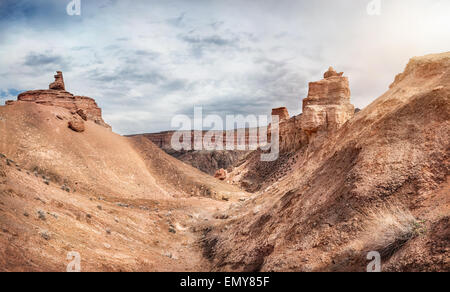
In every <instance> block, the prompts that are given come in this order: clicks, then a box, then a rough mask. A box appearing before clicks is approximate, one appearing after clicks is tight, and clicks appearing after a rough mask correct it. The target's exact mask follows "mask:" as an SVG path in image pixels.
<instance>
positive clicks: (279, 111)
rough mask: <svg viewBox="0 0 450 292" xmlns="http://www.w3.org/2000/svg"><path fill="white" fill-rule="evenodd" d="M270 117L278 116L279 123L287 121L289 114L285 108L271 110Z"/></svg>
mask: <svg viewBox="0 0 450 292" xmlns="http://www.w3.org/2000/svg"><path fill="white" fill-rule="evenodd" d="M272 116H278V117H279V119H280V121H284V120H289V112H288V110H287V108H285V107H280V108H274V109H273V110H272Z"/></svg>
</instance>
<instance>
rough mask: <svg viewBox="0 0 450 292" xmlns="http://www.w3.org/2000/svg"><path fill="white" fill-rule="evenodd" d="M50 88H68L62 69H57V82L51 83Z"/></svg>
mask: <svg viewBox="0 0 450 292" xmlns="http://www.w3.org/2000/svg"><path fill="white" fill-rule="evenodd" d="M49 89H53V90H64V91H65V90H66V86H65V85H64V78H63V74H62V72H61V71H57V72H56V75H55V82H53V83H50V85H49Z"/></svg>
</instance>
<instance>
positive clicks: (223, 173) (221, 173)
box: [214, 168, 227, 180]
mask: <svg viewBox="0 0 450 292" xmlns="http://www.w3.org/2000/svg"><path fill="white" fill-rule="evenodd" d="M214 177H215V178H217V179H219V180H226V179H227V171H226V170H225V169H223V168H221V169H219V170H218V171H216V173H215V174H214Z"/></svg>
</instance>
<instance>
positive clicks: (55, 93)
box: [6, 71, 111, 128]
mask: <svg viewBox="0 0 450 292" xmlns="http://www.w3.org/2000/svg"><path fill="white" fill-rule="evenodd" d="M57 73H58V74H57V75H55V82H53V83H52V84H50V86H49V87H50V89H47V90H31V91H26V92H23V93H21V94H19V96H18V97H17V101H8V102H7V103H6V105H12V104H15V103H16V102H34V103H37V104H41V105H47V106H57V107H62V108H65V109H68V110H70V111H71V112H72V113H73V114H78V115H80V116H81V117H82V118H83V119H84V120H89V121H93V122H95V123H96V124H98V125H101V126H104V127H106V128H111V127H110V126H109V125H108V124H107V123H105V121H104V120H103V118H102V110H101V109H100V108H99V107H98V105H97V103H96V102H95V100H94V99H92V98H90V97H86V96H74V95H73V94H72V93H70V92H67V91H65V86H64V79H63V75H62V72H60V71H58V72H57Z"/></svg>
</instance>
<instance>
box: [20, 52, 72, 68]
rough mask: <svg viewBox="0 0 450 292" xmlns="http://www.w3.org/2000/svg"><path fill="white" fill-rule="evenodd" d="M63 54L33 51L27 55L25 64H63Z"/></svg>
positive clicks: (32, 65)
mask: <svg viewBox="0 0 450 292" xmlns="http://www.w3.org/2000/svg"><path fill="white" fill-rule="evenodd" d="M62 63H63V58H62V57H61V56H55V55H47V54H37V53H31V54H29V55H27V56H26V57H25V61H24V63H23V64H24V65H26V66H31V67H34V66H43V65H49V64H62Z"/></svg>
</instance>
